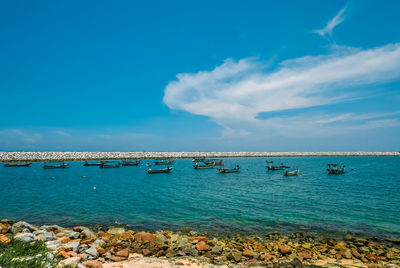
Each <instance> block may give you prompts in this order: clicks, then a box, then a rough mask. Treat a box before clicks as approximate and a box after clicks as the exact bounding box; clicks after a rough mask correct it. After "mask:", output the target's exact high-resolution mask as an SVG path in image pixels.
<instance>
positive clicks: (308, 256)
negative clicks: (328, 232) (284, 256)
mask: <svg viewBox="0 0 400 268" xmlns="http://www.w3.org/2000/svg"><path fill="white" fill-rule="evenodd" d="M297 255H298V256H299V257H301V258H303V259H305V260H306V259H312V257H313V256H312V253H310V252H300V253H299V254H297Z"/></svg>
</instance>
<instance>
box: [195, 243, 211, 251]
mask: <svg viewBox="0 0 400 268" xmlns="http://www.w3.org/2000/svg"><path fill="white" fill-rule="evenodd" d="M196 249H197V250H198V251H205V250H210V249H211V247H210V246H209V245H207V243H206V242H204V241H200V242H199V243H197V244H196Z"/></svg>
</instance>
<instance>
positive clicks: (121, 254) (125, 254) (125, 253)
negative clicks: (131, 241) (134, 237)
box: [115, 248, 129, 259]
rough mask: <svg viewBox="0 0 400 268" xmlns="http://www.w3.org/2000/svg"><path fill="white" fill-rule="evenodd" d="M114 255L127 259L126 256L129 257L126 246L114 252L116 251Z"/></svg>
mask: <svg viewBox="0 0 400 268" xmlns="http://www.w3.org/2000/svg"><path fill="white" fill-rule="evenodd" d="M115 256H117V257H121V258H124V259H128V257H129V250H128V249H127V248H124V249H122V250H120V251H118V252H116V253H115Z"/></svg>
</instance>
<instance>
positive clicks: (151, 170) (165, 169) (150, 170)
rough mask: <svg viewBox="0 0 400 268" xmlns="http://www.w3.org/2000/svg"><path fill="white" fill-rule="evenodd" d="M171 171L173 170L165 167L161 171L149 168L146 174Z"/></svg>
mask: <svg viewBox="0 0 400 268" xmlns="http://www.w3.org/2000/svg"><path fill="white" fill-rule="evenodd" d="M172 169H173V167H166V168H162V169H151V168H149V169H148V170H147V173H149V174H156V173H169V172H170V171H171V170H172Z"/></svg>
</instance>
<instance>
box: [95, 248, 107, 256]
mask: <svg viewBox="0 0 400 268" xmlns="http://www.w3.org/2000/svg"><path fill="white" fill-rule="evenodd" d="M96 249H97V252H98V253H99V254H100V255H103V254H105V253H106V250H105V249H104V248H102V247H99V248H96Z"/></svg>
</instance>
